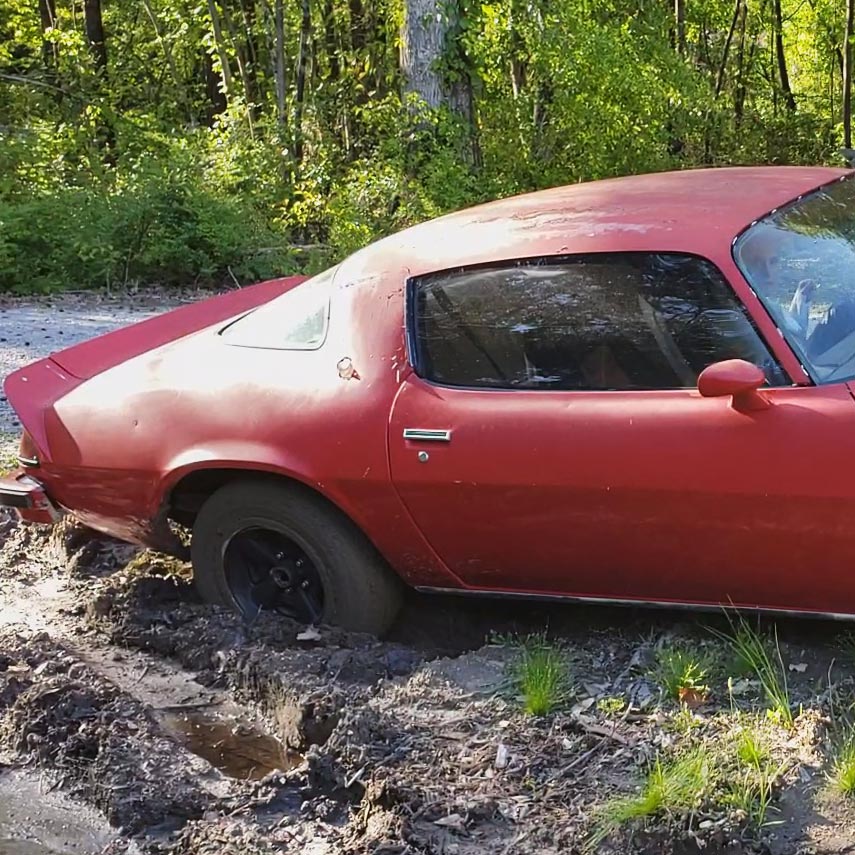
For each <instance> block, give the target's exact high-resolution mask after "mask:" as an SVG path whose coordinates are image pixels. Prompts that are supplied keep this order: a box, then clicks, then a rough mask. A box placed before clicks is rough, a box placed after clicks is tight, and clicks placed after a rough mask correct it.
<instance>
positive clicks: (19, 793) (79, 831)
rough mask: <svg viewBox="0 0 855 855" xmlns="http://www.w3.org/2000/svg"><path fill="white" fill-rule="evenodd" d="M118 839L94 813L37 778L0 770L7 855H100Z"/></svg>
mask: <svg viewBox="0 0 855 855" xmlns="http://www.w3.org/2000/svg"><path fill="white" fill-rule="evenodd" d="M116 836H117V834H116V832H115V831H114V830H113V829H111V828H110V826H109V825H108V824H107V822H105V821H104V819H103V818H102V817H101V816H99V815H98V814H97V813H96V812H95V811H93V810H91V809H89V808H87V807H86V806H85V805H83V804H81V803H79V802H75V801H72V800H71V799H69V798H68V797H67V796H66V795H64V794H63V793H62V792H60V791H59V790H57V789H51V788H49V787H48V786H47V784H46V782H44V781H41V780H39V778H38V777H36V776H35V775H28V774H27V773H26V772H23V771H21V770H11V771H5V772H4V771H2V770H0V852H2V853H3V855H97V853H99V852H101V851H102V850H103V849H104V847H105V846H107V845H108V844H109V843H110V842H111V841H113V840H114V839H115V838H116Z"/></svg>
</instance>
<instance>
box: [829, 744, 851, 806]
mask: <svg viewBox="0 0 855 855" xmlns="http://www.w3.org/2000/svg"><path fill="white" fill-rule="evenodd" d="M831 782H832V784H833V785H834V788H835V789H836V790H837V791H838V792H839V793H841V794H842V795H844V796H852V795H855V732H852V731H850V733H849V735H848V736H847V737H846V738H845V739H844V740H843V741H842V742H841V743H840V744H839V746H838V747H837V750H836V751H835V753H834V762H833V763H832V766H831Z"/></svg>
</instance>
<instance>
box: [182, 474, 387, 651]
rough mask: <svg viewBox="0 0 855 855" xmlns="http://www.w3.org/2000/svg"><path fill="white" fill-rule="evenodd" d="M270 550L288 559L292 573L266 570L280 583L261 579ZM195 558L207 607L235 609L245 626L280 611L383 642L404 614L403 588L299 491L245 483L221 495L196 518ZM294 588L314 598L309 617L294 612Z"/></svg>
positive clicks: (332, 515)
mask: <svg viewBox="0 0 855 855" xmlns="http://www.w3.org/2000/svg"><path fill="white" fill-rule="evenodd" d="M271 544H273V546H271ZM281 544H287V546H282V547H281V548H280V545H281ZM271 550H276V551H275V552H274V553H273V558H274V559H283V552H286V553H288V555H287V557H286V558H285V559H284V560H282V562H281V563H283V564H284V565H287V567H286V568H285V569H284V570H282V568H280V567H278V566H273V567H271V568H269V570H267V573H268V575H269V576H270V577H271V578H272V579H275V580H276V581H275V583H271V581H270V579H267V580H266V581H264V578H263V577H264V570H263V568H264V567H265V566H266V565H267V563H268V561H270V560H273V559H271V558H270V553H271ZM190 552H191V558H192V562H193V574H194V577H195V582H196V587H197V589H198V591H199V593H200V594H201V596H202V597H203V599H205V600H207V601H208V602H211V603H216V604H219V605H227V606H230V607H231V608H233V609H235V610H237V611H239V612H241V613H243V614H244V615H245V616H246V617H247V618H248V619H252V618H254V617H255V616H256V615H257V614H258V612H259V611H261V610H262V609H267V608H269V607H270V606H271V605H274V604H275V607H276V608H277V609H278V610H279V611H283V613H285V614H289V615H290V616H292V617H294V618H295V619H297V620H300V621H301V622H312V623H315V622H321V623H327V624H334V625H336V626H340V627H343V628H344V629H347V630H351V631H355V632H368V633H372V634H374V635H381V634H382V633H384V632H386V631H387V630H388V629H389V627H390V626H391V625H392V623H393V621H394V620H395V617H396V616H397V614H398V611H399V610H400V606H401V600H402V595H403V584H402V582H401V581H400V579H398V577H397V576H396V575H395V574H394V573H393V572H392V570H391V569H390V568H389V566H388V565H387V564H386V562H385V561H384V559H383V558H382V556H381V555H380V554H379V553H378V552H377V550H376V549H375V548H374V546H373V545H372V544H371V543H370V542H369V540H368V539H367V538H366V537H365V535H364V534H362V532H361V531H360V530H359V529H358V528H357V527H356V526H355V525H354V524H353V523H352V522H351V521H350V520H349V519H348V518H347V517H345V516H344V515H343V514H342V513H341V512H340V511H338V510H337V509H336V508H335V507H333V506H332V505H330V504H329V503H328V502H327V501H326V500H325V499H323V498H322V497H320V496H318V495H316V494H314V493H312V492H311V491H310V490H308V488H305V487H302V486H301V485H298V484H273V483H269V482H265V481H263V480H255V481H253V480H245V481H237V482H234V483H232V484H227V485H226V486H225V487H221V488H220V489H219V490H217V491H216V492H215V493H214V494H213V495H212V496H211V497H210V498H209V499H208V500H207V501H206V502H205V504H204V505H203V506H202V508H201V510H200V511H199V514H198V516H197V517H196V522H195V524H194V526H193V539H192V542H191V546H190ZM301 555H302V556H303V559H300V558H299V556H301ZM261 556H264V559H265V560H264V561H262V560H261ZM295 556H296V557H295ZM301 560H302V561H303V565H304V569H303V570H302V571H299V572H301V573H305V574H306V575H307V578H305V579H303V581H302V582H301V583H300V584H298V585H297V586H294V585H292V584H290V583H291V582H292V581H293V579H294V578H299V579H302V578H303V577H302V576H300V577H294V576H292V574H293V573H296V572H298V571H296V570H294V567H295V566H297V565H299V564H300V561H301ZM274 564H277V562H276V561H274ZM259 566H260V567H261V569H259ZM306 566H309V567H311V570H310V571H307V570H306V569H305V567H306ZM309 574H310V575H311V585H310V584H309V579H308V576H309ZM283 575H285V576H286V577H287V578H286V580H285V582H287V583H288V584H287V587H285V588H284V591H287V592H288V593H287V594H286V593H283V592H282V591H280V594H279V595H276V594H275V593H274V594H272V595H271V596H270V597H267V593H268V592H269V591H270V590H273V591H274V592H275V588H276V586H279V587H280V588H281V587H282V586H283V585H284V584H285V583H283V580H282V579H281V578H280V577H281V576H283ZM259 578H261V579H262V581H261V582H258V581H256V580H257V579H259ZM295 587H296V589H299V588H307V589H308V590H309V591H310V595H309V599H311V602H312V606H311V608H310V609H307V610H305V613H303V610H302V606H301V605H300V604H299V603H298V604H297V605H294V604H295V602H296V601H297V600H298V599H299V597H298V596H297V595H295V594H294V593H293V589H295ZM259 592H260V593H259ZM297 594H300V592H299V590H297ZM277 596H279V599H276V597H277ZM300 596H302V597H303V600H306V597H305V596H303V595H301V594H300ZM282 603H284V606H282ZM307 615H312V619H309V618H307Z"/></svg>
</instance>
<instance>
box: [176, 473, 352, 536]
mask: <svg viewBox="0 0 855 855" xmlns="http://www.w3.org/2000/svg"><path fill="white" fill-rule="evenodd" d="M247 480H257V481H266V482H267V483H273V484H283V485H289V486H292V487H295V488H298V489H300V490H303V491H305V492H306V494H307V495H312V496H314V497H316V498H319V499H322V500H323V501H324V502H326V503H327V504H329V505H331V506H332V507H334V508H335V509H336V510H337V511H339V513H341V514H342V515H344V516H345V517H347V518H348V519H349V520H350V521H351V523H353V524H354V525H356V526H357V527H358V528H359V529H360V530H362V527H361V526H359V525H358V524H357V523H356V521H355V520H354V519H353V517H352V516H351V515H350V514H349V513H347V511H346V510H345V509H344V508H342V507H341V505H340V504H339V503H338V502H336V501H333V500H332V499H331V498H330V497H329V496H328V495H326V494H325V493H324V492H323V490H321V489H320V488H319V487H318V485H317V484H316V483H312V482H311V481H310V480H309V479H307V478H305V477H304V476H301V475H299V474H297V473H295V472H294V471H292V470H290V469H282V468H279V467H276V466H271V465H265V464H263V463H255V462H252V463H250V462H248V461H244V460H238V461H222V460H218V461H209V462H205V463H200V464H197V465H193V466H186V467H183V468H182V469H180V470H178V471H175V472H173V473H171V477H170V478H168V479H167V482H166V484H165V486H164V489H163V500H162V506H163V507H164V508H165V509H166V513H167V516H169V517H171V518H172V519H174V520H175V521H176V522H178V523H181V524H182V525H192V523H193V520H194V519H195V516H196V514H197V513H198V512H199V510H200V508H201V507H202V505H203V504H204V503H205V501H206V500H207V499H208V498H209V497H210V496H212V495H213V494H214V493H215V492H216V491H217V490H219V489H220V488H221V487H225V486H226V485H227V484H232V483H234V482H236V481H247ZM363 533H365V532H363Z"/></svg>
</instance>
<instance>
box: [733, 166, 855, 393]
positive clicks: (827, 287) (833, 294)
mask: <svg viewBox="0 0 855 855" xmlns="http://www.w3.org/2000/svg"><path fill="white" fill-rule="evenodd" d="M734 258H735V260H736V263H737V264H738V265H739V268H740V270H741V271H742V273H743V275H744V276H745V278H746V279H747V280H748V282H749V284H750V285H751V287H752V288H753V289H754V291H755V293H756V294H757V296H758V297H759V298H760V300H761V301H762V302H763V303H764V305H765V306H766V308H767V309H768V310H769V313H770V314H771V315H772V317H773V318H774V320H775V323H776V324H777V325H778V328H779V329H780V330H781V332H782V333H783V335H784V336H785V338H786V339H787V341H788V342H789V343H790V345H791V346H792V347H793V349H794V350H795V351H796V353H797V354H798V355H799V357H800V359H801V361H802V364H803V365H804V367H805V368H806V370H807V371H808V373H809V374H810V375H811V377H812V379H813V380H814V382H817V383H831V382H839V381H842V380H851V379H853V378H855V182H853V181H852V180H851V179H850V178H849V177H846V178H845V179H843V180H840V181H836V182H835V183H833V184H829V185H827V186H825V187H822V188H820V189H819V190H816V191H814V192H813V193H810V194H809V195H807V196H804V197H803V198H801V199H798V200H796V201H795V202H793V203H791V204H789V205H787V206H786V207H784V208H781V209H780V210H778V211H775V212H773V213H771V214H769V215H768V216H767V217H764V218H763V219H762V220H759V221H758V222H756V223H755V224H754V225H753V226H751V227H750V228H749V229H748V230H747V231H746V232H744V233H743V234H742V236H741V237H740V238H739V239H738V240H737V242H736V245H735V247H734Z"/></svg>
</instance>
